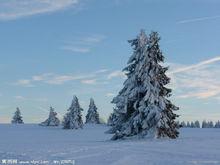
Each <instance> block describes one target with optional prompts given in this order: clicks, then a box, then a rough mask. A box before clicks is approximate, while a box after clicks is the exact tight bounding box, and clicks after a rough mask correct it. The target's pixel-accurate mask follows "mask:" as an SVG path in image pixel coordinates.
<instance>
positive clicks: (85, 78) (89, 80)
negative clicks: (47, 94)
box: [13, 69, 108, 87]
mask: <svg viewBox="0 0 220 165" xmlns="http://www.w3.org/2000/svg"><path fill="white" fill-rule="evenodd" d="M106 72H108V70H107V69H99V70H97V71H94V72H90V73H84V74H83V73H81V74H63V75H62V74H61V75H58V74H55V73H43V74H40V75H34V76H32V77H31V78H30V79H20V80H18V81H17V82H16V83H13V84H14V85H19V86H23V87H33V86H35V85H36V83H44V84H50V85H62V84H64V83H67V82H71V81H79V82H81V83H83V84H96V81H97V79H99V80H101V81H102V82H99V84H106V83H107V82H106V81H104V80H106V78H105V76H106V74H104V73H106Z"/></svg>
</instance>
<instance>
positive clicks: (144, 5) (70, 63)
mask: <svg viewBox="0 0 220 165" xmlns="http://www.w3.org/2000/svg"><path fill="white" fill-rule="evenodd" d="M219 11H220V2H219V1H218V0H190V1H185V0H180V1H177V0H168V1H163V0H138V1H137V0H111V1H109V0H62V1H60V0H45V1H43V0H31V1H29V0H2V1H1V2H0V59H1V60H0V75H1V76H0V122H10V118H11V116H12V114H13V112H14V111H15V108H16V107H17V106H18V107H20V109H21V111H22V114H23V117H24V121H25V122H29V123H30V122H40V121H42V120H44V119H45V117H46V116H47V115H48V111H49V106H53V107H54V108H55V110H56V111H57V112H58V113H59V115H60V117H62V115H63V114H64V113H65V112H66V109H67V108H68V107H69V105H70V103H71V100H72V96H73V95H77V96H78V98H79V100H80V103H81V106H82V107H83V108H84V114H85V113H86V111H87V109H88V104H89V98H90V97H93V98H94V99H95V102H96V104H97V106H98V109H99V112H100V115H101V116H102V117H103V118H105V119H106V118H107V116H108V115H109V114H110V112H111V111H112V107H113V106H114V105H112V104H111V103H110V101H111V99H112V98H113V96H114V95H116V94H117V92H118V91H119V90H120V89H121V87H122V83H123V81H124V78H125V77H124V75H123V73H122V72H121V70H122V69H123V68H124V67H125V66H126V63H127V60H128V58H129V56H130V55H131V53H132V49H131V47H130V45H129V44H128V43H127V40H128V39H132V38H134V37H136V35H137V34H138V33H139V31H140V29H145V30H146V32H147V33H149V32H150V31H151V30H154V31H158V32H159V33H160V35H161V38H162V40H161V49H162V50H163V52H164V54H165V57H166V64H165V65H169V66H170V71H169V73H168V75H169V76H170V77H171V78H172V83H171V84H170V87H171V88H172V89H173V96H172V97H171V99H172V100H173V102H174V103H175V104H176V105H177V106H179V107H180V111H179V112H178V113H179V114H180V115H181V118H180V120H189V121H191V120H196V119H198V120H203V119H206V120H218V119H220V112H219V110H220V109H219V106H220V77H219V76H218V75H220V48H219V43H220V37H219V36H220V12H219Z"/></svg>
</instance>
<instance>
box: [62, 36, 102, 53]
mask: <svg viewBox="0 0 220 165" xmlns="http://www.w3.org/2000/svg"><path fill="white" fill-rule="evenodd" d="M104 39H105V36H104V35H91V36H88V37H83V38H80V39H75V40H73V41H68V42H66V43H65V45H64V46H62V47H61V49H62V50H68V51H72V52H75V53H89V52H90V51H91V50H92V48H93V47H94V46H95V45H96V44H98V43H100V42H101V41H103V40H104Z"/></svg>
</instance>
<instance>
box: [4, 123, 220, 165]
mask: <svg viewBox="0 0 220 165" xmlns="http://www.w3.org/2000/svg"><path fill="white" fill-rule="evenodd" d="M107 129H108V127H107V126H104V125H86V126H85V127H84V129H82V130H63V129H61V128H56V127H41V126H38V125H31V124H24V125H10V124H0V161H2V160H4V159H18V160H19V161H31V160H36V161H40V160H42V161H49V164H52V165H53V164H54V162H53V161H54V160H59V161H61V160H75V165H179V164H181V165H187V164H193V165H194V164H205V165H208V164H219V165H220V129H196V128H191V129H190V128H185V129H181V130H180V131H181V134H180V138H178V139H176V140H168V139H163V140H158V139H153V140H152V139H142V140H126V141H110V140H109V139H110V137H111V135H109V134H105V133H104V132H105V131H106V130H107ZM1 163H2V162H0V164H1ZM57 163H61V162H57ZM62 163H64V164H65V162H64V161H63V162H62Z"/></svg>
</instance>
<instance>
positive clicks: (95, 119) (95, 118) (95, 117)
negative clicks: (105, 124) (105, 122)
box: [86, 98, 100, 124]
mask: <svg viewBox="0 0 220 165" xmlns="http://www.w3.org/2000/svg"><path fill="white" fill-rule="evenodd" d="M86 123H90V124H100V120H99V114H98V112H97V107H96V105H95V102H94V100H93V99H92V98H91V99H90V104H89V109H88V112H87V115H86Z"/></svg>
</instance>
